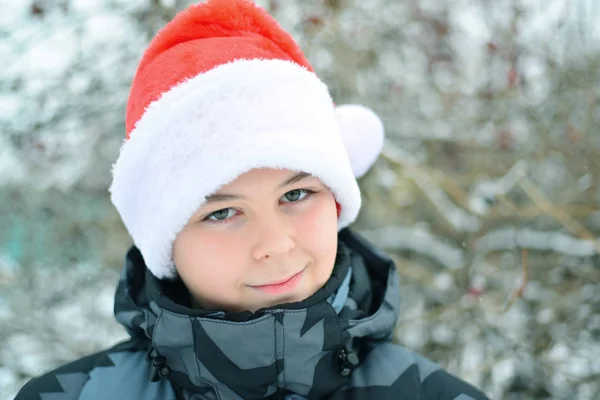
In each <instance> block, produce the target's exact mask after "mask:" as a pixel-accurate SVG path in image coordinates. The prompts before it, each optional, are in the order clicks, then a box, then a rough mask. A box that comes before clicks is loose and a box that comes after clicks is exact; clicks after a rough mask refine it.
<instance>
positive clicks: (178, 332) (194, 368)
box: [115, 229, 400, 399]
mask: <svg viewBox="0 0 600 400" xmlns="http://www.w3.org/2000/svg"><path fill="white" fill-rule="evenodd" d="M350 268H351V271H352V272H351V273H352V275H351V276H352V277H351V280H350V287H349V293H348V297H347V299H346V302H345V304H344V306H343V308H342V309H341V311H340V312H339V313H338V312H336V311H335V309H334V308H333V306H332V305H331V304H330V302H329V301H328V299H329V298H330V297H331V295H332V294H334V293H335V292H336V290H337V289H338V287H340V285H341V283H342V280H343V278H344V277H345V276H346V275H347V273H348V271H349V269H350ZM399 301H400V295H399V288H398V277H397V274H396V269H395V266H394V263H393V262H392V260H391V259H390V258H389V257H388V256H387V255H385V254H383V253H381V252H379V251H378V250H376V249H375V248H374V247H373V246H371V245H370V244H369V243H368V242H367V241H366V240H365V239H363V238H362V237H360V236H359V235H357V234H356V233H353V232H352V231H350V230H349V229H344V230H342V231H340V233H339V241H338V253H337V257H336V262H335V267H334V269H333V273H332V276H331V277H330V279H329V280H328V281H327V283H326V284H325V286H323V287H322V288H321V289H320V290H318V291H317V292H316V293H315V294H314V295H312V296H311V297H309V298H308V299H306V300H303V301H301V302H297V303H289V304H281V305H277V306H273V307H269V308H265V309H261V310H258V311H256V312H255V313H251V312H224V311H220V310H196V309H192V308H191V307H190V304H189V293H188V291H187V289H186V288H185V286H184V285H183V283H182V282H181V280H175V281H163V280H158V279H157V278H156V277H154V276H153V275H152V274H151V273H150V272H149V271H148V269H147V268H146V265H145V264H144V260H143V258H142V256H141V254H140V252H139V250H138V249H137V248H136V247H132V248H131V249H130V250H129V252H128V253H127V257H126V262H125V267H124V270H123V274H122V276H121V280H120V282H119V285H118V287H117V291H116V295H115V316H116V318H117V320H118V321H119V322H120V323H121V324H123V325H124V326H125V328H126V329H127V331H128V332H129V334H130V335H131V336H132V338H134V339H136V340H139V341H140V342H144V343H147V347H148V350H149V352H148V356H149V357H148V360H149V373H150V379H154V380H156V379H168V380H169V381H171V383H172V384H173V386H174V387H176V388H178V389H180V390H182V391H185V392H191V393H199V394H204V395H207V396H209V397H208V398H211V397H210V393H216V392H217V390H216V389H218V392H219V393H222V394H227V396H226V398H232V399H236V398H241V399H262V398H266V397H270V396H272V395H276V394H285V393H296V394H298V395H302V396H305V397H307V398H309V399H313V398H322V397H324V396H326V395H328V394H330V393H332V392H334V391H335V390H336V389H338V388H340V387H342V386H343V385H345V384H346V383H347V381H348V379H349V375H350V373H351V372H352V370H353V369H354V368H356V367H357V366H358V364H359V363H360V360H361V359H363V357H364V356H365V355H366V352H368V351H369V346H368V345H367V343H368V342H369V341H372V340H377V341H379V340H386V339H389V338H390V337H391V336H392V333H393V330H394V326H395V324H396V319H397V315H398V309H399Z"/></svg>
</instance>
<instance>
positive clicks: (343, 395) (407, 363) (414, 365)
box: [332, 342, 489, 400]
mask: <svg viewBox="0 0 600 400" xmlns="http://www.w3.org/2000/svg"><path fill="white" fill-rule="evenodd" d="M372 344H373V347H372V348H371V349H370V350H369V351H368V354H367V355H366V356H365V357H364V360H363V361H362V363H361V364H360V366H359V367H358V368H357V369H356V370H355V371H354V372H353V373H352V377H351V380H350V382H349V383H348V385H347V386H346V387H345V388H343V389H342V390H341V391H339V392H338V393H336V394H335V395H334V396H333V397H332V399H335V400H338V399H340V400H341V399H355V400H372V399H378V400H384V399H385V400H387V399H390V400H391V399H407V400H408V399H410V400H489V399H488V397H487V396H486V395H485V394H484V393H483V392H482V391H480V390H479V389H477V388H475V387H474V386H472V385H471V384H469V383H467V382H465V381H464V380H462V379H460V378H458V377H456V376H454V375H452V374H450V373H449V372H447V371H445V370H444V369H443V368H441V367H440V366H439V365H438V364H436V363H434V362H432V361H430V360H429V359H427V358H425V357H423V356H421V355H419V354H417V353H414V352H412V351H409V350H407V349H405V348H404V347H402V346H400V345H398V344H394V343H391V342H376V343H372Z"/></svg>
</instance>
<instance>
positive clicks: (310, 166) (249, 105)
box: [110, 0, 383, 278]
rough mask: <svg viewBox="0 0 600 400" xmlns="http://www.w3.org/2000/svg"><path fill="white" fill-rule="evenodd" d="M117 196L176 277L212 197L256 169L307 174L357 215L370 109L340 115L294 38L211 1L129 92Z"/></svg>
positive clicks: (188, 13) (230, 4)
mask: <svg viewBox="0 0 600 400" xmlns="http://www.w3.org/2000/svg"><path fill="white" fill-rule="evenodd" d="M126 129H127V135H126V139H125V141H124V143H123V145H122V147H121V151H120V154H119V157H118V159H117V161H116V162H115V164H114V166H113V181H112V185H111V187H110V192H111V199H112V202H113V203H114V205H115V207H116V208H117V210H118V212H119V213H120V215H121V218H122V220H123V222H124V224H125V226H126V227H127V229H128V231H129V233H130V235H131V236H132V238H133V240H134V243H135V244H136V246H137V247H138V248H139V249H140V251H141V253H142V255H143V257H144V260H145V262H146V265H147V266H148V268H149V269H150V271H151V272H152V273H153V274H154V275H155V276H157V277H158V278H172V277H174V276H176V274H175V268H174V265H173V262H172V257H171V255H172V245H173V242H174V240H175V238H176V236H177V234H178V233H179V232H180V231H181V230H182V229H183V227H184V226H185V224H186V223H187V221H188V220H189V218H190V217H191V216H192V215H193V214H194V213H195V212H196V211H197V210H198V208H199V207H200V206H201V205H202V204H203V203H204V201H205V199H206V197H207V196H209V195H211V194H213V193H214V192H216V191H217V190H218V189H219V188H220V187H222V186H223V185H225V184H227V183H229V182H231V181H233V180H235V178H237V177H238V176H239V175H241V174H243V173H244V172H247V171H250V170H252V169H254V168H282V169H290V170H296V171H303V172H307V173H310V174H312V175H314V176H316V177H318V178H319V179H320V180H321V181H322V182H323V183H324V184H325V185H327V186H328V187H329V188H330V189H331V191H332V193H333V194H334V196H335V198H336V201H337V202H338V204H339V205H340V215H339V219H338V227H339V229H341V228H343V227H345V226H347V225H349V224H350V223H352V222H353V221H354V220H355V218H356V217H357V214H358V211H359V209H360V204H361V199H360V191H359V188H358V185H357V182H356V177H358V176H360V175H362V174H363V173H365V172H366V170H367V169H368V168H369V167H370V166H371V164H372V163H373V162H374V161H375V159H376V158H377V156H378V154H379V152H380V150H381V146H382V144H383V126H382V124H381V121H380V120H379V118H378V117H377V116H376V115H375V114H374V113H373V112H372V111H370V110H368V109H366V108H364V107H362V106H357V105H346V106H340V107H337V108H336V107H335V105H334V103H333V101H332V99H331V97H330V94H329V91H328V89H327V87H326V86H325V84H323V82H321V81H320V80H319V78H318V77H317V76H316V75H315V73H314V71H313V69H312V67H311V65H310V64H309V62H308V61H307V60H306V58H305V57H304V55H303V54H302V51H301V50H300V48H299V47H298V45H297V44H296V43H295V42H294V40H293V39H292V37H291V36H290V35H289V34H288V33H286V32H285V31H284V30H283V29H282V28H281V26H280V25H279V24H278V23H277V22H276V21H275V20H274V19H273V18H272V17H271V16H270V15H269V14H268V13H267V12H266V11H265V10H264V9H262V8H259V7H258V6H256V5H255V4H254V3H253V2H252V1H251V0H208V1H207V2H205V3H201V4H197V5H193V6H190V7H189V8H187V9H186V10H184V11H182V12H181V13H179V14H178V15H177V16H176V17H175V18H174V19H173V20H172V21H171V22H169V23H168V24H167V25H166V26H165V27H164V28H163V29H162V30H161V31H160V32H159V33H158V34H157V35H156V36H155V37H154V39H153V40H152V41H151V43H150V45H149V47H148V48H147V50H146V52H145V53H144V55H143V57H142V59H141V61H140V64H139V66H138V69H137V72H136V74H135V77H134V79H133V84H132V87H131V91H130V94H129V101H128V105H127V117H126Z"/></svg>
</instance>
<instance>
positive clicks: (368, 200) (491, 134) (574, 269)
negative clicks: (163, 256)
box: [0, 0, 600, 400]
mask: <svg viewBox="0 0 600 400" xmlns="http://www.w3.org/2000/svg"><path fill="white" fill-rule="evenodd" d="M191 3H193V2H192V1H187V0H22V1H13V0H0V60H1V67H0V227H1V229H0V399H1V400H4V399H9V398H12V396H14V394H16V391H17V390H18V389H19V388H20V387H21V386H22V385H23V384H24V383H25V382H26V380H27V379H29V378H30V377H32V376H34V375H37V374H40V373H42V372H45V371H47V370H50V369H52V368H54V367H56V366H58V365H59V364H61V363H64V362H67V361H70V360H73V359H75V358H77V357H80V356H83V355H86V354H89V353H91V352H93V351H96V350H99V349H101V348H103V347H106V346H108V345H110V344H112V343H114V342H116V341H118V340H121V339H122V338H124V337H125V332H124V330H123V329H122V328H121V327H120V326H119V325H117V323H116V322H114V321H113V317H112V302H113V299H112V297H113V292H114V288H115V285H116V282H117V279H118V275H119V272H120V269H121V266H122V261H123V258H124V253H125V251H126V249H127V248H128V247H129V246H130V245H131V240H130V238H129V236H128V234H127V232H126V231H125V230H124V227H123V225H122V223H121V221H120V219H119V216H118V214H117V213H116V211H115V209H114V208H113V206H112V205H111V203H110V200H109V196H108V191H107V188H108V185H109V183H110V180H111V164H112V163H113V162H114V161H115V160H116V157H117V155H118V151H119V147H120V144H121V142H122V140H123V138H124V132H125V128H124V110H125V104H126V101H127V95H128V89H129V85H130V82H131V79H132V77H133V74H134V72H135V69H136V66H137V62H138V61H139V59H140V57H141V54H142V51H143V49H144V48H145V46H146V45H147V43H148V42H149V41H150V39H151V38H152V36H153V35H154V34H155V33H156V32H157V30H158V29H159V28H160V27H161V26H163V25H164V24H165V23H166V22H167V21H168V20H169V19H171V18H172V17H173V16H174V15H175V13H176V12H177V11H179V10H181V9H183V8H184V7H186V6H187V5H189V4H191ZM257 3H259V4H260V5H262V6H264V7H266V8H267V9H268V10H269V11H270V12H271V13H272V14H273V15H274V16H275V17H276V18H277V19H278V20H279V22H280V23H281V24H282V25H283V27H284V28H285V29H287V30H288V31H289V32H290V33H292V35H293V36H294V37H295V38H296V40H297V41H298V42H299V43H300V44H301V46H302V48H303V49H304V50H305V53H306V55H307V57H308V59H309V60H310V61H311V62H312V63H313V65H314V67H315V69H316V71H317V73H318V74H319V75H320V77H321V78H322V79H323V80H324V81H325V82H326V83H327V84H328V85H329V87H330V89H331V92H332V95H333V97H334V99H335V101H336V102H337V103H338V104H341V103H348V102H358V103H361V104H365V105H368V106H369V107H371V108H373V109H374V110H375V111H376V112H377V113H378V114H379V115H380V116H381V118H382V119H383V120H384V123H385V127H386V135H387V141H386V144H385V148H384V152H383V154H382V155H381V157H380V158H379V160H378V161H377V163H376V165H375V166H374V167H373V169H372V170H371V171H370V172H369V173H368V174H367V175H366V176H365V177H364V178H362V179H361V180H360V185H361V188H362V191H363V196H364V207H363V210H362V212H361V215H360V218H359V220H358V221H357V223H356V224H355V225H354V228H355V229H357V230H358V231H359V232H362V233H363V234H364V235H365V236H367V237H368V238H370V239H371V240H373V241H375V242H376V243H377V244H379V245H380V246H381V247H383V248H384V249H385V250H387V251H388V252H390V253H391V254H393V256H394V258H395V260H396V261H397V265H398V269H399V272H400V274H401V279H402V281H401V285H402V301H403V310H402V314H401V317H400V321H399V325H398V329H397V341H398V342H399V343H401V344H403V345H405V346H407V347H408V348H410V349H413V350H415V351H418V352H421V353H423V354H425V355H427V356H428V357H430V358H432V359H433V360H435V361H436V362H438V363H440V364H442V365H443V366H444V367H446V368H447V369H449V370H450V371H451V372H453V373H455V374H457V375H460V376H461V377H463V378H464V379H466V380H468V381H469V382H472V383H473V384H475V385H477V386H479V387H481V388H482V389H483V390H484V391H486V392H487V393H488V394H489V395H490V396H491V397H493V398H496V399H597V398H598V396H599V393H600V258H599V252H600V242H598V241H597V240H596V236H598V233H599V232H600V132H599V129H598V127H599V122H600V100H599V99H600V79H599V78H600V24H599V23H598V21H599V20H600V2H598V1H595V0H368V1H366V0H363V1H358V0H303V1H300V0H270V1H266V0H260V1H257Z"/></svg>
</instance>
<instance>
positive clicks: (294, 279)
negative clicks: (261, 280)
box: [252, 269, 304, 294]
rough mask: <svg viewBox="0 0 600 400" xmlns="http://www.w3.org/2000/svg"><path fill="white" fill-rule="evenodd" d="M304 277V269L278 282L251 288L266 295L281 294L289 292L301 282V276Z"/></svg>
mask: <svg viewBox="0 0 600 400" xmlns="http://www.w3.org/2000/svg"><path fill="white" fill-rule="evenodd" d="M303 275H304V269H302V271H300V272H298V273H296V274H294V275H292V276H290V277H289V278H285V279H282V280H279V281H275V282H273V283H269V284H266V285H259V286H252V287H253V288H255V289H257V290H260V291H261V292H264V293H267V294H282V293H286V292H289V291H291V290H293V289H295V288H296V286H298V284H299V283H300V281H301V280H302V276H303Z"/></svg>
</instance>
